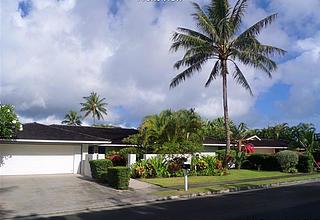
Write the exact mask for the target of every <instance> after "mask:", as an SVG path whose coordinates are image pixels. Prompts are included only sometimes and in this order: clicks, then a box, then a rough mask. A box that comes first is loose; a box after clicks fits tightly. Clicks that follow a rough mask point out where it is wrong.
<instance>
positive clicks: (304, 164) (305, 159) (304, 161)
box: [297, 154, 313, 173]
mask: <svg viewBox="0 0 320 220" xmlns="http://www.w3.org/2000/svg"><path fill="white" fill-rule="evenodd" d="M297 168H298V171H299V172H301V173H311V172H312V171H313V158H312V156H311V155H307V154H301V155H299V161H298V165H297Z"/></svg>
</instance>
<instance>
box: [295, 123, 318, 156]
mask: <svg viewBox="0 0 320 220" xmlns="http://www.w3.org/2000/svg"><path fill="white" fill-rule="evenodd" d="M291 131H292V136H291V137H292V138H291V146H293V147H295V148H297V147H300V148H301V147H302V148H305V149H306V151H307V153H308V154H312V153H313V152H315V151H316V150H320V143H319V142H318V141H316V140H315V133H316V129H315V127H314V126H313V124H306V123H300V124H298V125H297V126H293V127H292V128H291Z"/></svg>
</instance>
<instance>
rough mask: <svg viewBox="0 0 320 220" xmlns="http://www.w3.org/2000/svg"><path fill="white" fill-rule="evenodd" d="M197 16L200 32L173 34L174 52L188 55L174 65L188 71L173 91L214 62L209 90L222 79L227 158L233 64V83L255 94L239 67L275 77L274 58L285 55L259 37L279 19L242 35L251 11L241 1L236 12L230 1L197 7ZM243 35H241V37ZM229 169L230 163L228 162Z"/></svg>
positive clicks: (271, 18) (182, 30) (265, 21)
mask: <svg viewBox="0 0 320 220" xmlns="http://www.w3.org/2000/svg"><path fill="white" fill-rule="evenodd" d="M193 6H194V8H195V11H196V12H195V13H194V14H193V15H192V16H193V18H194V20H195V21H196V24H197V27H198V30H192V29H188V28H183V27H178V29H177V31H176V32H175V33H174V34H173V37H172V41H173V44H172V46H171V50H172V51H173V52H177V51H178V50H179V49H184V50H185V54H184V56H183V58H182V59H181V60H178V61H177V62H176V63H175V64H174V68H176V69H177V70H179V69H181V68H182V67H185V68H186V69H185V70H184V71H182V72H181V73H180V74H178V75H177V76H176V77H175V78H173V80H172V81H171V84H170V87H171V88H173V87H176V86H178V85H179V84H180V83H181V82H183V81H185V80H186V78H189V77H191V76H192V75H193V74H194V73H195V72H198V71H201V69H202V67H203V65H204V64H205V63H207V62H208V61H212V60H214V64H213V63H212V64H213V66H212V71H211V73H210V74H209V78H208V81H207V82H206V84H205V86H206V87H208V86H209V85H210V83H211V82H212V81H213V80H215V79H216V78H217V77H218V76H221V77H222V85H223V110H224V126H225V130H226V137H227V140H226V146H227V147H226V157H227V156H228V155H229V152H230V128H229V123H228V121H229V113H228V100H227V99H228V94H227V91H228V90H227V79H228V74H229V73H230V72H229V67H228V65H229V64H232V65H233V67H234V68H233V72H232V76H233V79H234V80H235V81H236V83H238V84H239V85H241V86H242V87H244V88H245V89H246V90H248V91H249V92H250V94H252V90H251V88H250V85H249V83H248V81H247V80H246V78H245V75H244V74H243V73H242V71H241V70H240V68H239V66H238V64H237V63H239V62H240V63H242V64H244V65H249V66H251V67H254V68H256V69H259V70H262V71H263V72H265V73H267V75H268V76H269V77H271V76H272V72H274V71H275V70H276V68H277V65H276V63H275V62H274V61H273V60H272V59H271V58H270V56H271V55H275V54H279V55H284V54H285V51H284V50H282V49H280V48H276V47H273V46H270V45H264V44H262V43H261V42H260V41H259V40H258V39H257V36H258V35H259V34H260V31H261V30H262V29H263V28H265V27H267V26H268V25H269V24H271V23H272V22H273V21H274V20H275V19H276V17H277V14H272V15H270V16H268V17H266V18H264V19H262V20H260V21H258V22H257V23H255V24H254V25H252V26H251V27H249V28H248V29H246V30H244V31H242V32H240V31H241V30H240V29H241V24H242V18H243V16H244V13H245V11H246V8H247V0H238V1H237V2H236V4H235V6H234V7H233V8H231V7H230V5H229V2H228V0H211V4H209V5H207V6H205V7H204V8H201V6H200V5H199V4H197V3H193ZM238 33H240V34H238ZM225 165H226V160H225Z"/></svg>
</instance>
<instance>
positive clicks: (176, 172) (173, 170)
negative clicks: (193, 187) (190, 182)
mask: <svg viewBox="0 0 320 220" xmlns="http://www.w3.org/2000/svg"><path fill="white" fill-rule="evenodd" d="M186 161H187V158H185V157H175V158H173V159H172V160H170V161H169V162H168V171H169V173H170V176H183V171H182V165H183V163H184V162H186Z"/></svg>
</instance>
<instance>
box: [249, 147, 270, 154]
mask: <svg viewBox="0 0 320 220" xmlns="http://www.w3.org/2000/svg"><path fill="white" fill-rule="evenodd" d="M254 149H255V150H256V152H255V153H260V154H274V153H275V149H274V148H258V147H255V148H254Z"/></svg>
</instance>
